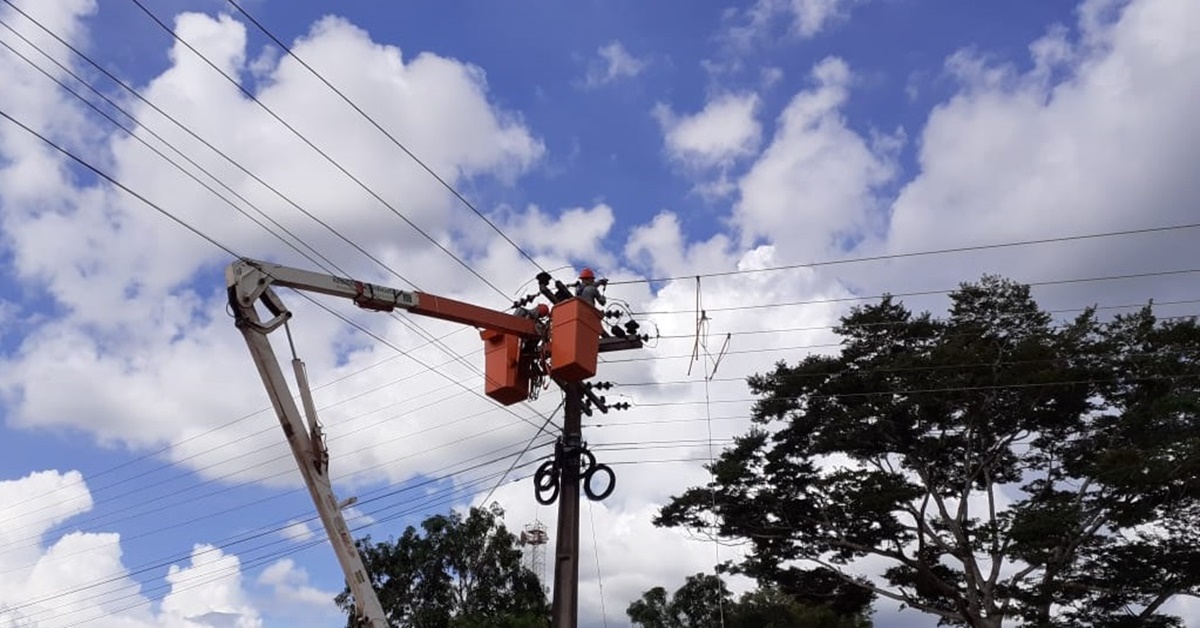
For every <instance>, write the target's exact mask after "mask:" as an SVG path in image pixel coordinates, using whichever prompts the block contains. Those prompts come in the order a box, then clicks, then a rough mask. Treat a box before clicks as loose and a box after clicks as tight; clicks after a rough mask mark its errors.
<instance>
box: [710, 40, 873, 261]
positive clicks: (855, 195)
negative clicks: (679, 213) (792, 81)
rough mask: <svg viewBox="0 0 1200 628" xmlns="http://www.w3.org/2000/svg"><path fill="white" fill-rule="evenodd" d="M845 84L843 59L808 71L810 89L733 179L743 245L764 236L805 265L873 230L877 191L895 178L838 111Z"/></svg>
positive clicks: (846, 92) (785, 112)
mask: <svg viewBox="0 0 1200 628" xmlns="http://www.w3.org/2000/svg"><path fill="white" fill-rule="evenodd" d="M852 79H853V75H852V73H851V71H850V68H849V66H848V65H847V64H846V63H845V62H844V61H842V60H841V59H838V58H835V57H830V58H827V59H825V60H823V61H821V62H819V63H817V64H816V65H815V66H814V67H813V70H812V82H813V87H812V88H811V89H807V90H803V91H801V92H800V93H798V94H796V95H795V96H794V97H793V98H792V100H791V102H790V103H788V105H787V107H786V108H785V109H784V110H783V113H781V114H780V115H779V118H778V120H777V121H776V128H775V134H774V137H773V138H772V139H771V141H770V143H769V144H768V145H767V147H766V149H765V150H764V151H763V153H762V155H761V156H760V157H759V158H758V159H757V160H756V161H755V162H754V164H753V165H752V166H751V167H750V169H749V171H748V172H747V173H746V174H745V176H744V177H742V178H741V179H740V180H739V181H738V195H739V198H738V200H737V203H736V205H735V207H734V210H733V221H734V223H735V224H736V225H737V227H738V228H739V231H740V233H741V240H742V243H743V244H744V245H749V244H752V243H754V242H756V241H757V240H759V239H760V238H768V239H769V240H770V241H772V242H774V243H777V244H783V243H787V244H789V245H793V246H792V247H790V248H791V250H794V251H804V252H805V254H806V256H808V257H809V259H812V257H813V256H816V255H821V254H828V253H829V252H832V251H837V250H839V249H841V248H843V247H844V246H845V241H846V240H847V239H849V238H853V237H856V236H857V235H858V234H860V233H862V232H864V231H867V232H869V231H871V230H872V229H873V228H874V227H875V225H874V224H873V223H875V222H877V221H878V215H877V212H876V210H877V209H878V208H879V206H880V204H881V199H880V198H879V196H878V194H877V188H878V187H879V186H881V185H882V184H884V183H887V182H888V181H890V180H891V179H892V178H893V177H894V176H895V174H896V172H895V166H894V163H893V161H892V158H891V155H889V154H887V153H886V152H884V151H880V150H877V148H876V147H875V146H873V145H872V144H871V143H870V141H869V140H868V139H866V138H863V137H861V136H860V135H859V134H858V133H856V132H855V131H853V130H852V129H850V128H849V126H848V124H847V121H846V120H845V118H844V117H843V115H842V113H841V107H842V106H843V105H844V104H845V102H846V100H847V98H849V95H850V87H851V85H852Z"/></svg>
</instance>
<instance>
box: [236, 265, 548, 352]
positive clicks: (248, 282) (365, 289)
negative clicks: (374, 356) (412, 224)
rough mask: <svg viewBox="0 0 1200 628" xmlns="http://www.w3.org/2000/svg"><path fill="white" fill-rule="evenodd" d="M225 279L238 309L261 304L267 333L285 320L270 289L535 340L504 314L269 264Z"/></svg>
mask: <svg viewBox="0 0 1200 628" xmlns="http://www.w3.org/2000/svg"><path fill="white" fill-rule="evenodd" d="M228 279H229V285H230V289H232V290H234V292H235V294H236V298H237V300H238V305H239V306H242V307H252V306H253V305H254V302H255V301H256V300H259V299H262V300H263V301H264V304H265V305H266V307H267V309H269V310H270V311H271V313H272V314H273V315H274V316H275V318H273V319H272V320H271V321H269V322H266V323H264V325H265V326H266V327H267V329H266V331H270V330H272V329H274V328H275V327H278V326H279V325H281V324H282V323H283V322H284V321H285V320H287V317H288V316H289V314H288V313H287V310H286V308H284V307H283V304H282V303H281V302H280V301H279V298H278V297H277V296H275V295H274V293H273V292H272V291H271V290H270V288H271V286H272V285H275V286H282V287H286V288H295V289H296V290H306V291H308V292H316V293H319V294H326V295H329V296H334V297H344V298H347V299H350V300H351V301H354V303H355V304H357V305H358V306H359V307H361V308H364V309H368V310H376V311H380V312H390V311H392V310H394V309H396V308H400V309H403V310H407V311H409V312H411V313H413V314H420V315H422V316H429V317H432V318H440V319H442V320H447V321H453V322H455V323H463V324H465V325H471V326H473V327H481V328H484V329H491V330H494V331H498V332H502V333H505V334H512V335H514V336H521V337H535V336H536V335H537V331H536V328H535V326H534V323H533V321H532V320H530V319H528V318H521V317H519V316H513V315H512V314H505V313H504V312H498V311H496V310H490V309H488V308H485V307H479V306H478V305H472V304H470V303H464V302H462V301H456V300H454V299H447V298H446V297H439V296H437V295H434V294H428V293H423V292H408V291H406V290H397V289H395V288H388V287H386V286H377V285H375V284H371V283H367V282H364V281H356V280H354V279H346V278H343V277H336V276H333V275H326V274H322V273H314V272H312V271H309V270H302V269H299V268H290V267H287V266H280V265H279V264H271V263H268V262H260V261H256V260H250V259H243V260H238V261H237V262H234V263H233V265H232V266H230V268H229V277H228ZM232 296H234V295H231V297H232Z"/></svg>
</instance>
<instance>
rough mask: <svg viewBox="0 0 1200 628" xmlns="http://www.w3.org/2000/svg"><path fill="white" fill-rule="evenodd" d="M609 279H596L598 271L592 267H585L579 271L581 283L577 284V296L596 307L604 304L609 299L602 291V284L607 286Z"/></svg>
mask: <svg viewBox="0 0 1200 628" xmlns="http://www.w3.org/2000/svg"><path fill="white" fill-rule="evenodd" d="M607 285H608V280H607V279H601V280H599V281H597V280H596V273H594V272H592V269H590V268H584V269H583V270H581V271H579V283H577V284H575V296H576V297H578V298H579V299H581V300H583V301H586V302H587V303H588V305H591V306H592V307H596V306H597V305H599V306H603V305H604V304H605V302H606V301H607V299H606V298H605V297H604V293H603V292H600V286H607Z"/></svg>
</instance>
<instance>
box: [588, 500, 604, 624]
mask: <svg viewBox="0 0 1200 628" xmlns="http://www.w3.org/2000/svg"><path fill="white" fill-rule="evenodd" d="M587 503H588V520H589V521H591V523H592V553H593V554H594V555H595V556H596V586H597V587H598V588H599V589H600V618H601V619H602V620H603V621H604V628H608V610H607V609H606V608H605V606H604V576H603V575H601V573H600V542H599V541H597V540H596V515H595V513H594V512H593V510H594V506H593V505H592V500H590V499H589V500H587Z"/></svg>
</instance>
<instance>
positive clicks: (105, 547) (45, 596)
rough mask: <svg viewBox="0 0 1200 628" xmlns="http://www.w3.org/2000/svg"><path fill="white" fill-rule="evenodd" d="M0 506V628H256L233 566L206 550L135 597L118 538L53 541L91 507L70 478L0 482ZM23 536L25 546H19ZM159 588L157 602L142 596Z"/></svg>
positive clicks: (255, 615) (39, 475) (39, 476)
mask: <svg viewBox="0 0 1200 628" xmlns="http://www.w3.org/2000/svg"><path fill="white" fill-rule="evenodd" d="M0 504H2V506H0V539H4V540H5V546H6V551H4V552H3V553H0V584H2V585H3V586H0V623H2V624H4V625H19V626H25V625H35V626H66V625H82V624H85V623H89V624H90V623H95V622H97V621H103V622H104V625H106V626H118V627H128V628H150V627H157V626H162V627H172V626H197V625H200V626H230V627H236V628H259V627H260V626H262V621H261V619H260V616H259V612H258V610H257V609H256V608H255V607H254V605H253V604H251V602H250V600H249V597H248V595H247V593H246V591H245V590H244V588H243V587H242V584H241V570H240V562H239V560H238V558H237V557H236V556H233V555H231V554H226V553H224V552H222V551H221V550H219V549H217V548H215V547H213V546H210V545H203V544H198V545H196V546H195V547H194V548H193V551H192V554H191V556H190V559H189V563H188V564H187V565H184V566H180V565H171V566H170V568H169V571H168V573H167V575H166V579H165V584H164V585H155V586H152V587H149V588H147V589H143V587H142V585H141V584H140V583H139V582H138V581H137V580H135V579H134V578H133V575H134V574H132V573H131V572H130V570H129V568H128V567H126V566H125V565H124V564H123V562H122V552H121V538H120V536H119V535H117V534H113V533H93V532H83V531H79V530H75V531H69V532H67V533H65V534H63V535H61V536H59V537H58V538H52V535H51V534H50V532H51V530H52V529H54V528H55V527H56V526H57V525H58V524H59V523H62V522H65V521H69V520H70V519H71V518H72V517H75V516H77V515H79V514H82V513H84V512H86V511H88V510H90V509H91V507H92V499H91V493H90V491H89V490H88V487H87V484H86V483H85V481H84V479H83V477H82V476H81V475H80V474H79V473H78V472H76V471H69V472H66V473H61V472H58V471H40V472H35V473H31V474H29V475H28V476H25V477H23V478H20V479H16V480H4V481H0ZM35 512H36V513H37V516H36V517H31V516H30V515H31V514H33V513H35ZM31 537H32V538H33V539H34V540H35V543H34V544H29V543H27V541H28V540H29V539H30V538H31ZM14 547H15V549H16V551H13V549H14ZM163 588H165V589H166V590H167V592H166V594H165V596H163V597H162V599H161V600H159V601H157V602H156V601H155V600H154V599H153V598H152V597H151V596H152V595H153V594H154V592H155V591H156V590H158V589H163Z"/></svg>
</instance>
